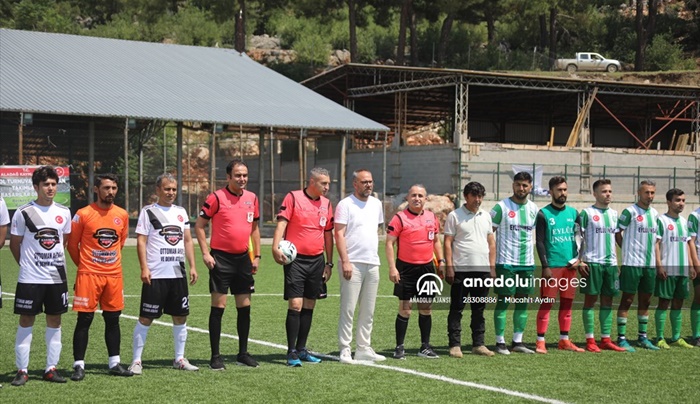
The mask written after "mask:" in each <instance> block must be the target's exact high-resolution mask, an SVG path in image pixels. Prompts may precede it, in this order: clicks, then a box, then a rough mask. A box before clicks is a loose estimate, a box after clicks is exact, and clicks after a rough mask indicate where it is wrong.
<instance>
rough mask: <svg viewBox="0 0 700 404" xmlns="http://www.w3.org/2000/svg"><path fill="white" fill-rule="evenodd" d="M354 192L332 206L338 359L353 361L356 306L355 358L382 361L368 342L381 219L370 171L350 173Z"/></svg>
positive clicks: (377, 272)
mask: <svg viewBox="0 0 700 404" xmlns="http://www.w3.org/2000/svg"><path fill="white" fill-rule="evenodd" d="M352 177H353V179H352V184H353V187H354V188H355V192H353V194H352V195H350V196H348V197H347V198H345V199H343V200H342V201H340V202H339V203H338V206H337V207H336V210H335V245H336V247H337V249H338V255H339V262H338V265H339V266H340V268H341V269H342V272H341V275H342V276H339V278H340V318H339V320H338V348H339V350H340V363H353V362H354V361H353V358H352V353H351V350H350V343H351V342H352V326H353V315H354V313H355V306H356V305H357V304H358V303H359V306H360V308H359V313H358V317H357V323H358V324H357V332H356V341H355V343H356V347H357V349H356V350H355V360H358V361H375V362H378V361H383V360H385V359H386V358H385V357H384V356H382V355H379V354H377V353H375V352H374V350H373V349H372V346H371V344H370V342H371V336H372V321H373V318H374V303H375V301H376V300H377V288H378V287H379V253H378V246H379V236H378V234H377V228H378V227H379V225H380V224H382V223H384V212H383V207H382V203H381V202H380V201H379V200H378V199H377V198H375V197H373V196H371V195H372V190H373V189H374V182H373V180H372V173H371V172H369V170H366V169H359V170H357V171H355V172H354V173H353V174H352Z"/></svg>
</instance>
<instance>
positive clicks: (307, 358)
mask: <svg viewBox="0 0 700 404" xmlns="http://www.w3.org/2000/svg"><path fill="white" fill-rule="evenodd" d="M298 355H299V359H301V360H303V361H304V362H309V363H321V359H320V358H317V357H315V356H313V355H311V352H309V351H308V350H307V349H306V348H304V349H302V350H300V351H298Z"/></svg>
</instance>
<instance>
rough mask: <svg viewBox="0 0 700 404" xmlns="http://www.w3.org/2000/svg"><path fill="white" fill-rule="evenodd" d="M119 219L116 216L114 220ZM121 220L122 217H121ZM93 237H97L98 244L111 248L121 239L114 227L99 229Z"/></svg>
mask: <svg viewBox="0 0 700 404" xmlns="http://www.w3.org/2000/svg"><path fill="white" fill-rule="evenodd" d="M117 219H118V218H115V219H114V220H115V221H116V220H117ZM119 221H121V219H119ZM92 237H93V238H96V239H97V244H99V245H100V247H102V248H110V247H111V246H113V245H114V244H116V242H117V241H119V236H117V231H116V230H114V229H97V231H96V232H95V234H93V235H92Z"/></svg>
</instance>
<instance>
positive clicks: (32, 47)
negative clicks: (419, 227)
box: [0, 29, 388, 131]
mask: <svg viewBox="0 0 700 404" xmlns="http://www.w3.org/2000/svg"><path fill="white" fill-rule="evenodd" d="M0 110H6V111H25V112H36V113H42V112H43V113H54V114H66V115H85V116H110V117H133V118H145V119H161V120H168V121H176V122H180V121H200V122H212V123H224V124H235V125H244V126H255V127H258V126H260V127H277V128H280V127H287V128H309V129H329V130H358V131H386V130H388V128H387V127H385V126H384V125H382V124H379V123H377V122H374V121H372V120H370V119H367V118H365V117H363V116H361V115H359V114H356V113H355V112H353V111H350V110H349V109H347V108H344V107H343V106H341V105H339V104H337V103H336V102H334V101H331V100H329V99H327V98H325V97H323V96H321V95H319V94H318V93H316V92H314V91H313V90H310V89H308V88H306V87H304V86H302V85H300V84H298V83H296V82H294V81H293V80H290V79H288V78H286V77H284V76H282V75H281V74H278V73H276V72H275V71H273V70H271V69H268V68H267V67H265V66H262V65H260V64H259V63H257V62H255V61H253V60H251V59H250V58H249V57H248V56H246V55H241V54H239V53H238V52H236V51H235V50H230V49H219V48H206V47H196V46H182V45H169V44H160V43H148V42H136V41H125V40H118V39H107V38H95V37H89V36H76V35H65V34H50V33H43V32H30V31H17V30H8V29H0Z"/></svg>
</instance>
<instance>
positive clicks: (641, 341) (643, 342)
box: [637, 337, 661, 351]
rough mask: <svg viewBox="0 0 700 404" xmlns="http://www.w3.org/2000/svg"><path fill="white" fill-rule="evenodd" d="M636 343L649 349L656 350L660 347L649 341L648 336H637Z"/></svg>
mask: <svg viewBox="0 0 700 404" xmlns="http://www.w3.org/2000/svg"><path fill="white" fill-rule="evenodd" d="M637 345H638V346H640V347H642V348H645V349H649V350H651V351H658V350H659V349H661V348H659V347H658V346H656V345H654V344H653V343H652V342H651V341H649V338H646V337H641V338H639V341H637Z"/></svg>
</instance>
